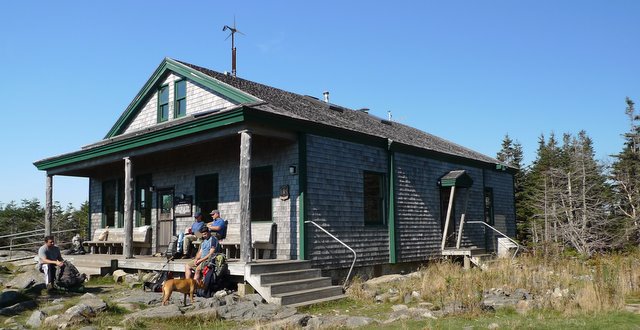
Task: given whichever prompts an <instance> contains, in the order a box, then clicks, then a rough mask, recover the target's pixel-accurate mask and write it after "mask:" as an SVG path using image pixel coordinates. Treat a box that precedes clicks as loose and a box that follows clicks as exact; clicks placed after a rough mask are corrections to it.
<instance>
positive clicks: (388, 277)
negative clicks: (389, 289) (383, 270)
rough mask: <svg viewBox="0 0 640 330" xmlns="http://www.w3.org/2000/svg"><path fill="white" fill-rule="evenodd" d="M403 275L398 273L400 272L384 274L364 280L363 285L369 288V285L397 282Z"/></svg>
mask: <svg viewBox="0 0 640 330" xmlns="http://www.w3.org/2000/svg"><path fill="white" fill-rule="evenodd" d="M404 277H405V275H400V274H391V275H384V276H380V277H376V278H372V279H370V280H368V281H366V282H364V287H365V288H369V287H375V286H380V285H382V284H388V283H393V282H398V281H400V280H402V279H403V278H404Z"/></svg>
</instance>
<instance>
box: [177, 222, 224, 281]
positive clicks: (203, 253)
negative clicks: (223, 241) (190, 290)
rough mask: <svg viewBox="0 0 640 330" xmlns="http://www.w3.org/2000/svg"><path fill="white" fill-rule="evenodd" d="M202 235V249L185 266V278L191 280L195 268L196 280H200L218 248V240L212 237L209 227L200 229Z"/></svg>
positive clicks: (194, 277)
mask: <svg viewBox="0 0 640 330" xmlns="http://www.w3.org/2000/svg"><path fill="white" fill-rule="evenodd" d="M200 232H201V233H202V242H201V243H200V249H199V250H198V253H196V257H195V258H194V259H193V260H191V261H189V262H188V263H186V264H185V265H184V277H185V278H191V270H193V269H194V268H195V275H194V276H193V279H194V280H196V281H197V280H199V279H200V276H201V273H202V268H203V267H204V266H206V265H207V264H209V261H210V260H211V257H212V256H213V255H214V254H215V252H216V249H217V248H218V240H217V239H216V238H215V237H212V236H211V233H210V232H209V229H208V228H207V227H202V229H200Z"/></svg>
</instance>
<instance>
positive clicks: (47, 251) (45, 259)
mask: <svg viewBox="0 0 640 330" xmlns="http://www.w3.org/2000/svg"><path fill="white" fill-rule="evenodd" d="M63 261H64V259H62V254H60V248H58V247H57V246H56V245H55V241H54V239H53V236H45V238H44V245H42V246H41V247H40V249H38V270H39V271H40V272H41V273H44V284H45V285H46V286H47V290H51V289H53V283H54V282H55V279H56V269H57V268H58V267H62V265H64V262H63Z"/></svg>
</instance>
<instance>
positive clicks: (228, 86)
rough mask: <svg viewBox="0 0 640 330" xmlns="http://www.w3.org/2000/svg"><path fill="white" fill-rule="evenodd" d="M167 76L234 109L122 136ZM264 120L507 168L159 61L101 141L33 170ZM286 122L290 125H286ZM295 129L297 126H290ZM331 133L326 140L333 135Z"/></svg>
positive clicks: (343, 111) (341, 111)
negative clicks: (190, 84)
mask: <svg viewBox="0 0 640 330" xmlns="http://www.w3.org/2000/svg"><path fill="white" fill-rule="evenodd" d="M171 73H176V74H179V75H181V76H184V77H186V78H187V79H191V80H193V81H194V82H196V83H198V84H200V85H202V86H205V87H207V88H209V89H210V90H212V91H213V92H214V93H216V94H217V95H219V96H220V97H223V98H225V99H227V100H229V101H230V102H231V103H233V104H235V106H234V107H232V108H229V109H226V110H223V111H218V110H215V111H212V112H209V113H203V114H195V115H190V116H187V117H185V118H181V119H180V120H173V121H170V122H168V123H164V124H160V125H157V126H154V127H152V128H148V129H145V130H144V131H136V132H131V133H127V134H123V132H124V131H125V130H126V128H127V126H128V125H129V123H130V122H131V121H132V120H133V119H134V118H135V117H136V115H137V114H138V112H139V111H140V109H141V108H142V107H143V106H144V104H145V102H146V100H148V99H149V98H150V97H151V96H152V95H154V93H155V92H156V90H157V88H158V87H159V86H160V84H162V82H163V81H164V79H165V78H166V77H167V76H168V75H169V74H171ZM269 118H277V120H275V121H271V122H272V123H274V124H280V125H282V123H283V122H284V123H286V124H285V125H287V126H286V128H291V127H299V128H298V129H299V130H301V131H305V132H306V131H307V129H309V128H310V127H320V128H321V129H320V131H321V132H331V133H333V132H336V131H337V132H343V133H344V132H347V134H344V136H349V137H354V138H356V137H357V138H358V139H360V141H363V140H366V141H374V144H376V145H382V144H381V143H382V142H383V143H384V145H385V146H389V147H392V148H393V150H407V151H411V152H412V153H417V154H426V155H430V156H432V157H434V158H437V159H442V160H447V161H453V162H456V163H469V162H470V163H474V164H477V163H483V164H486V165H489V166H491V167H493V166H496V164H498V166H499V167H500V169H503V170H504V169H507V167H506V165H505V164H503V163H501V162H499V161H498V160H496V159H494V158H491V157H488V156H485V155H483V154H481V153H478V152H476V151H473V150H471V149H468V148H465V147H462V146H460V145H458V144H455V143H453V142H450V141H447V140H445V139H442V138H439V137H437V136H434V135H431V134H429V133H426V132H423V131H420V130H418V129H416V128H413V127H410V126H407V125H403V124H400V123H397V122H391V121H387V120H383V119H380V118H378V117H376V116H372V115H369V114H368V113H365V112H362V111H357V110H352V109H349V108H346V107H342V106H338V105H335V104H330V103H326V102H323V101H320V100H318V99H316V98H313V97H310V96H305V95H300V94H296V93H292V92H287V91H284V90H281V89H278V88H275V87H271V86H267V85H263V84H259V83H256V82H253V81H249V80H245V79H242V78H238V77H234V76H231V75H227V74H223V73H220V72H216V71H213V70H209V69H206V68H203V67H199V66H196V65H193V64H190V63H186V62H181V61H176V60H173V59H170V58H165V59H164V60H163V61H162V63H160V65H159V67H158V68H157V69H156V70H155V72H154V73H153V75H152V76H151V77H150V78H149V79H148V80H147V82H146V83H145V85H144V86H143V87H142V89H141V90H140V91H139V92H138V94H137V95H136V97H135V98H134V100H133V101H132V102H131V103H130V104H129V106H128V107H127V108H126V109H125V111H124V112H123V113H122V115H121V116H120V117H119V118H118V120H117V121H116V123H115V124H114V125H113V127H112V128H111V129H110V130H109V132H108V133H107V135H106V136H105V138H104V140H102V141H100V142H98V143H95V144H92V145H89V146H86V147H83V149H82V150H79V151H75V152H71V153H68V154H64V155H59V156H55V157H50V158H47V159H43V160H40V161H37V162H35V163H34V164H35V165H36V167H38V169H41V170H46V169H51V168H55V167H58V166H62V165H66V164H72V163H76V162H80V161H84V160H88V159H93V158H97V157H102V156H105V155H109V154H113V153H115V152H121V151H124V150H129V149H131V148H140V147H144V146H146V145H151V144H154V143H158V142H161V141H167V140H170V139H173V138H177V137H182V136H187V135H190V134H196V133H198V132H203V131H205V130H209V129H212V128H214V127H221V126H223V125H228V124H231V123H239V122H242V121H246V120H268V119H269ZM291 123H293V125H290V124H291ZM297 124H300V125H299V126H294V125H297ZM309 131H310V130H309ZM331 133H329V134H327V135H329V136H333V135H332V134H331ZM363 137H364V138H363ZM496 168H498V167H496ZM508 169H509V170H510V171H513V170H514V169H512V168H508Z"/></svg>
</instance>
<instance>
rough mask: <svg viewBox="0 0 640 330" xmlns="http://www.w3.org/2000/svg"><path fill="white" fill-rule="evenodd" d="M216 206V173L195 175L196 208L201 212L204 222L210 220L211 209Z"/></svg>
mask: <svg viewBox="0 0 640 330" xmlns="http://www.w3.org/2000/svg"><path fill="white" fill-rule="evenodd" d="M217 208H218V175H217V174H209V175H202V176H197V177H196V210H198V211H200V212H202V216H203V219H204V221H205V222H209V221H211V220H212V219H211V215H209V213H211V211H213V210H215V209H217Z"/></svg>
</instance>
